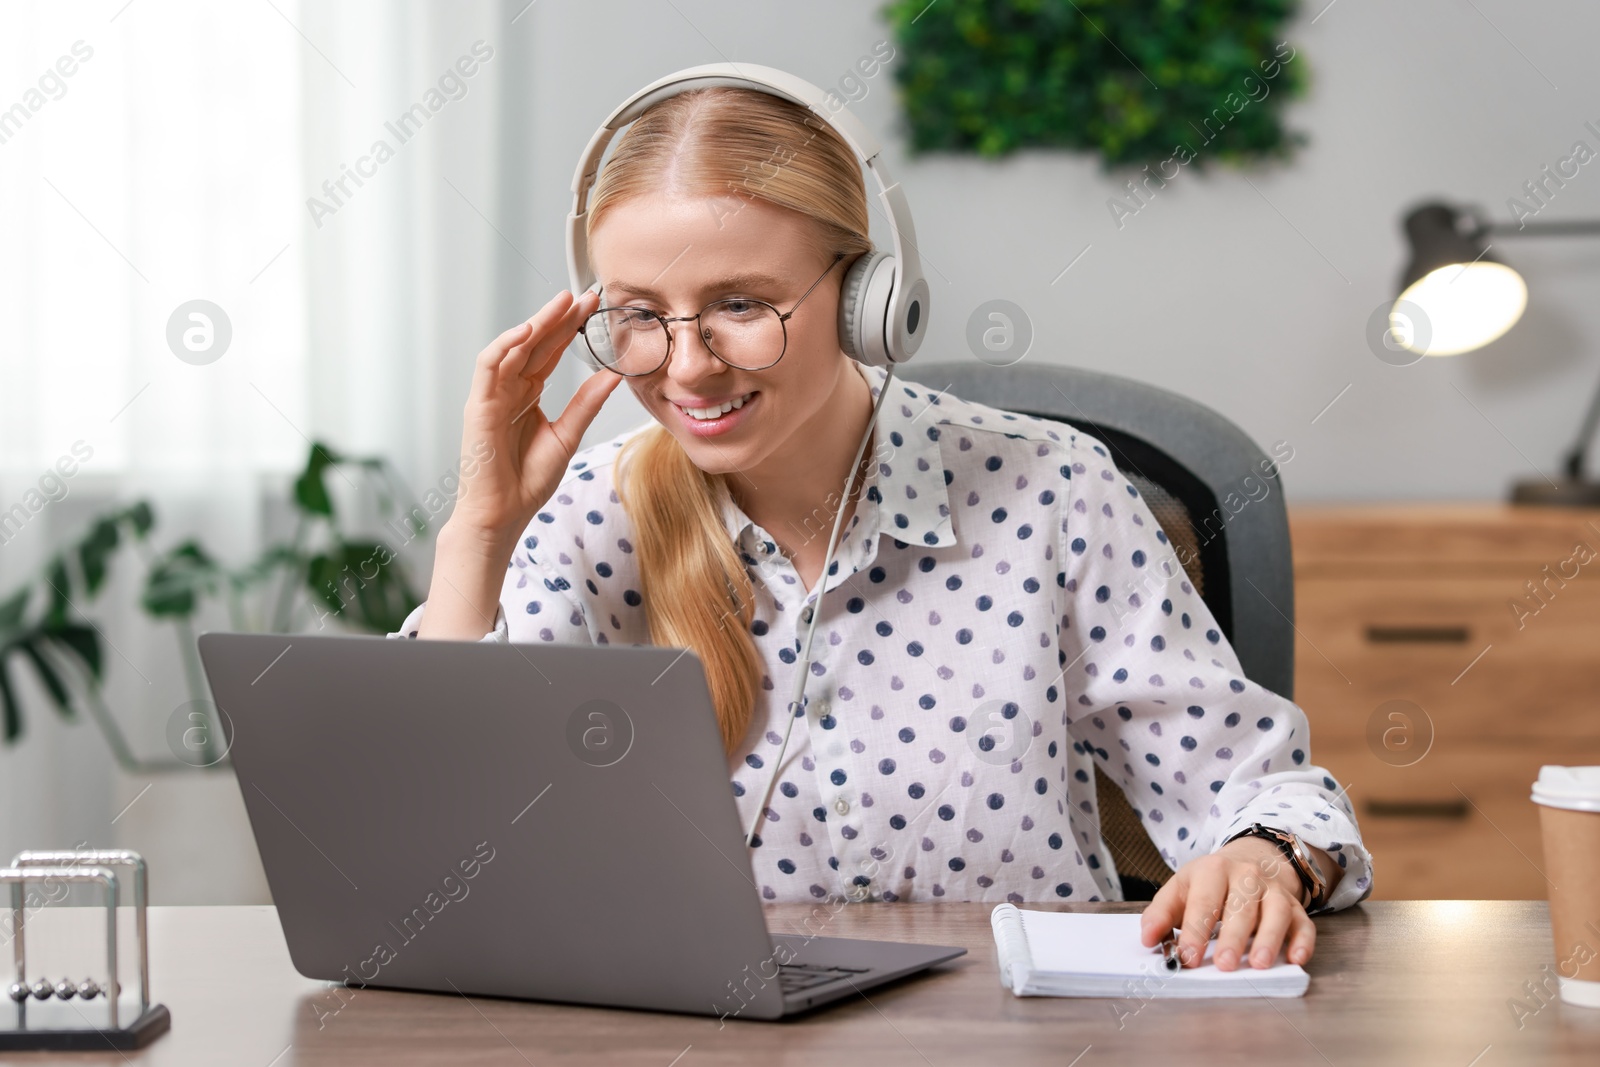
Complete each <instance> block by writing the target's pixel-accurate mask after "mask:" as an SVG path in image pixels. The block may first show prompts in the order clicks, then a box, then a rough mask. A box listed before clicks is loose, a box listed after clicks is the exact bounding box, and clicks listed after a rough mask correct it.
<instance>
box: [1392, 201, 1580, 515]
mask: <svg viewBox="0 0 1600 1067" xmlns="http://www.w3.org/2000/svg"><path fill="white" fill-rule="evenodd" d="M1404 228H1405V232H1406V238H1407V240H1408V242H1409V243H1410V246H1411V262H1410V263H1408V264H1407V265H1406V269H1405V272H1404V273H1403V274H1402V275H1401V277H1400V295H1399V296H1398V297H1397V298H1396V299H1395V302H1394V306H1393V308H1392V309H1391V310H1390V312H1389V322H1390V333H1391V336H1392V337H1393V338H1394V340H1395V342H1396V343H1398V344H1400V345H1402V346H1403V347H1405V348H1407V349H1410V350H1411V351H1413V352H1419V353H1421V354H1422V355H1426V356H1454V355H1459V354H1460V353H1462V352H1470V351H1472V350H1473V349H1475V348H1481V347H1483V346H1484V345H1486V344H1488V343H1489V342H1490V341H1493V340H1495V339H1496V338H1498V337H1500V336H1501V335H1502V334H1504V333H1505V332H1506V331H1507V330H1509V329H1511V327H1512V326H1513V325H1515V324H1516V321H1517V320H1518V319H1519V318H1521V317H1522V312H1523V310H1524V309H1525V308H1526V307H1527V305H1528V286H1527V283H1525V282H1524V281H1523V280H1522V275H1520V274H1518V273H1517V272H1516V271H1515V270H1513V269H1512V268H1511V267H1509V266H1507V265H1506V264H1505V263H1504V262H1503V261H1502V260H1501V259H1500V258H1499V257H1498V256H1492V255H1490V254H1489V247H1490V246H1489V245H1488V244H1486V243H1485V240H1484V239H1485V238H1487V237H1489V236H1496V237H1499V236H1505V237H1535V236H1538V237H1556V236H1576V235H1581V234H1596V235H1600V220H1596V221H1568V222H1528V221H1523V222H1521V223H1491V222H1490V221H1488V219H1486V218H1484V217H1483V215H1482V214H1481V213H1479V212H1477V211H1475V210H1473V209H1471V208H1457V207H1452V206H1450V205H1448V204H1443V203H1439V202H1437V201H1433V202H1429V203H1426V204H1422V205H1421V206H1419V207H1416V208H1414V209H1413V210H1412V211H1411V212H1410V213H1409V214H1407V215H1406V217H1405V222H1404ZM1407 305H1409V307H1408V306H1407ZM1418 320H1420V323H1419V321H1418ZM1597 424H1600V392H1596V394H1595V397H1594V399H1593V400H1592V401H1590V404H1589V411H1588V414H1587V415H1585V416H1584V420H1583V425H1582V426H1581V427H1580V429H1579V431H1578V439H1577V441H1576V442H1574V443H1573V445H1572V448H1571V449H1570V450H1569V451H1568V452H1567V455H1566V461H1565V463H1564V464H1563V476H1562V477H1561V478H1560V479H1559V480H1558V481H1557V482H1556V483H1555V486H1554V487H1552V486H1551V484H1550V482H1548V481H1546V480H1545V479H1543V478H1530V479H1523V480H1520V481H1518V482H1517V483H1516V484H1515V485H1513V486H1512V490H1511V502H1512V503H1514V504H1538V505H1544V506H1556V507H1600V482H1595V481H1592V480H1590V479H1589V477H1588V475H1587V474H1586V473H1585V471H1584V453H1585V452H1586V451H1587V450H1588V445H1589V441H1590V440H1591V439H1592V438H1593V437H1594V433H1595V429H1596V426H1597Z"/></svg>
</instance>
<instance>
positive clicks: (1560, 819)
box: [1533, 766, 1600, 1008]
mask: <svg viewBox="0 0 1600 1067" xmlns="http://www.w3.org/2000/svg"><path fill="white" fill-rule="evenodd" d="M1533 801H1534V803H1536V804H1538V805H1539V825H1540V828H1541V831H1542V836H1543V838H1544V864H1545V870H1544V873H1545V877H1546V879H1547V880H1548V881H1549V884H1550V890H1549V895H1550V928H1551V934H1552V935H1553V936H1554V939H1555V950H1556V973H1557V974H1558V975H1559V977H1560V984H1561V999H1562V1000H1564V1001H1566V1002H1567V1003H1568V1004H1579V1005H1582V1006H1584V1007H1587V1008H1600V767H1557V766H1544V767H1540V768H1539V780H1538V781H1537V782H1535V783H1534V784H1533Z"/></svg>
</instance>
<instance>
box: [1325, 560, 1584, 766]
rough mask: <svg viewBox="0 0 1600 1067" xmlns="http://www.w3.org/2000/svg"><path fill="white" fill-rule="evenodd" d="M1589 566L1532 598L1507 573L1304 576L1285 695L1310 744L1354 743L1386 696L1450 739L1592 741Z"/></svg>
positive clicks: (1520, 584) (1387, 699) (1359, 743)
mask: <svg viewBox="0 0 1600 1067" xmlns="http://www.w3.org/2000/svg"><path fill="white" fill-rule="evenodd" d="M1591 568H1592V569H1593V573H1591ZM1591 568H1585V569H1583V570H1581V571H1579V577H1578V578H1576V579H1573V580H1571V581H1568V582H1567V583H1566V585H1565V586H1564V587H1562V588H1555V587H1553V586H1552V591H1550V592H1548V593H1546V594H1545V596H1546V603H1545V604H1544V605H1543V606H1542V607H1541V606H1539V604H1538V602H1537V601H1534V600H1532V599H1530V598H1528V597H1527V596H1526V595H1525V593H1526V591H1525V589H1524V587H1523V584H1522V581H1518V580H1516V579H1509V578H1453V579H1448V580H1437V579H1430V578H1407V579H1393V580H1386V579H1371V578H1349V579H1344V580H1338V581H1335V580H1332V579H1329V578H1307V579H1303V580H1302V581H1300V582H1299V583H1298V585H1297V587H1296V625H1297V628H1298V637H1297V639H1296V648H1295V657H1296V658H1295V667H1296V675H1297V677H1296V682H1295V692H1296V703H1299V704H1300V705H1301V707H1303V708H1304V709H1305V710H1306V714H1307V715H1308V716H1309V717H1310V719H1311V721H1312V725H1313V741H1314V742H1315V741H1319V740H1320V741H1324V742H1331V743H1335V744H1348V745H1351V746H1356V745H1361V744H1364V740H1363V738H1364V735H1365V730H1366V728H1367V720H1368V718H1369V717H1370V716H1371V715H1372V714H1373V712H1374V711H1375V710H1376V709H1377V708H1378V706H1379V705H1381V704H1383V703H1384V702H1386V701H1389V700H1393V699H1397V698H1400V699H1406V700H1411V701H1413V702H1415V703H1416V704H1418V705H1420V706H1421V707H1422V708H1423V710H1424V711H1426V712H1427V714H1428V716H1429V718H1430V719H1431V720H1432V721H1433V724H1434V728H1435V730H1436V731H1437V732H1438V733H1439V734H1441V735H1450V736H1453V737H1456V738H1458V739H1461V740H1467V739H1474V738H1475V739H1479V740H1494V741H1507V742H1516V743H1521V742H1524V741H1556V740H1563V741H1564V740H1567V739H1571V738H1592V739H1596V740H1600V560H1596V561H1595V562H1594V563H1593V564H1591ZM1531 577H1532V575H1530V578H1531ZM1526 580H1527V579H1524V581H1526ZM1519 594H1522V595H1520V596H1519ZM1514 602H1519V603H1523V604H1524V605H1526V606H1528V609H1529V613H1527V614H1524V615H1522V617H1521V618H1520V619H1519V617H1518V614H1517V613H1516V612H1514V611H1513V610H1512V607H1511V605H1512V604H1513V603H1514ZM1533 608H1538V611H1537V614H1533V613H1532V609H1533Z"/></svg>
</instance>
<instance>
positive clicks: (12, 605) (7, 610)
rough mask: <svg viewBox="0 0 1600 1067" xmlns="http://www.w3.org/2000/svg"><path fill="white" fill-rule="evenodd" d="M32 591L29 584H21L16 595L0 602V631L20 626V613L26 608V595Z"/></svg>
mask: <svg viewBox="0 0 1600 1067" xmlns="http://www.w3.org/2000/svg"><path fill="white" fill-rule="evenodd" d="M32 592H33V588H32V587H31V586H23V587H22V588H21V589H19V590H17V594H16V596H13V597H12V598H11V599H10V600H7V601H5V602H3V603H0V633H4V632H5V631H7V630H16V629H18V628H20V627H21V626H22V615H23V612H25V611H27V610H28V596H29V594H31V593H32Z"/></svg>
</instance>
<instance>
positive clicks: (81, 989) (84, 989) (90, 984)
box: [78, 978, 100, 1000]
mask: <svg viewBox="0 0 1600 1067" xmlns="http://www.w3.org/2000/svg"><path fill="white" fill-rule="evenodd" d="M99 995H100V986H99V984H98V983H96V982H95V980H94V979H93V978H85V979H84V980H83V981H81V982H79V983H78V996H80V997H82V998H83V999H84V1000H93V999H94V998H95V997H98V996H99Z"/></svg>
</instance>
